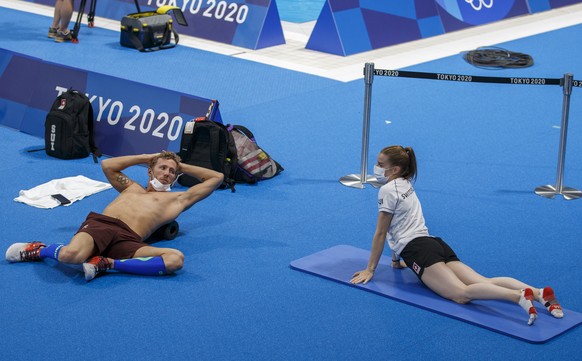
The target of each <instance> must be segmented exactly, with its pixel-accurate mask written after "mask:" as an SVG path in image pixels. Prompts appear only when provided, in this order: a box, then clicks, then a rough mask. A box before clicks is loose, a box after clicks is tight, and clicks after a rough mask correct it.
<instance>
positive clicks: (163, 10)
mask: <svg viewBox="0 0 582 361" xmlns="http://www.w3.org/2000/svg"><path fill="white" fill-rule="evenodd" d="M172 10H180V8H179V7H177V6H171V5H164V6H160V7H159V8H158V9H157V10H156V13H158V14H162V15H163V14H167V13H168V12H169V11H172Z"/></svg>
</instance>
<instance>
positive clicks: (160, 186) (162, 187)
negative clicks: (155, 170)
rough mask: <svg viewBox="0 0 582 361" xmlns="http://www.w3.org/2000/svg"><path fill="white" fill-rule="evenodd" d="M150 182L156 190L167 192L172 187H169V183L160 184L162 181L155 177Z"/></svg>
mask: <svg viewBox="0 0 582 361" xmlns="http://www.w3.org/2000/svg"><path fill="white" fill-rule="evenodd" d="M150 184H151V185H152V187H153V188H154V189H155V190H156V192H169V191H171V190H172V188H171V187H172V185H171V184H162V182H160V181H159V180H158V179H157V178H155V177H154V178H153V179H152V180H151V181H150Z"/></svg>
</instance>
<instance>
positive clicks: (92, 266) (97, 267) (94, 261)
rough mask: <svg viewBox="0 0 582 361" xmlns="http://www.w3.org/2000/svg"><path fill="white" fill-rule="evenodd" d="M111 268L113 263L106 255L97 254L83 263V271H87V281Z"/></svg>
mask: <svg viewBox="0 0 582 361" xmlns="http://www.w3.org/2000/svg"><path fill="white" fill-rule="evenodd" d="M109 269H111V263H109V260H108V259H107V258H105V257H101V256H96V257H93V258H91V259H90V260H88V261H87V262H85V263H83V271H84V272H85V281H91V280H92V279H93V278H95V277H97V276H99V275H102V274H104V273H105V272H107V270H109Z"/></svg>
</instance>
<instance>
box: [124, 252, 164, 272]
mask: <svg viewBox="0 0 582 361" xmlns="http://www.w3.org/2000/svg"><path fill="white" fill-rule="evenodd" d="M113 269H116V270H118V271H122V272H127V273H133V274H136V275H144V276H161V275H165V274H166V265H165V264H164V260H163V259H162V257H161V256H156V257H141V258H130V259H119V260H118V259H116V260H113Z"/></svg>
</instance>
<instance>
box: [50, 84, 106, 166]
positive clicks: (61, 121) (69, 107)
mask: <svg viewBox="0 0 582 361" xmlns="http://www.w3.org/2000/svg"><path fill="white" fill-rule="evenodd" d="M44 126H45V131H44V141H45V151H46V154H48V155H50V156H52V157H56V158H60V159H77V158H85V157H87V156H89V154H93V160H94V161H95V163H97V157H100V156H101V152H99V149H98V148H97V147H96V146H95V141H94V140H93V107H92V106H91V102H90V101H89V98H87V96H86V95H85V94H82V93H79V92H78V91H76V90H72V89H69V90H67V91H66V92H64V93H62V94H61V95H59V96H58V97H57V99H56V100H55V101H54V103H53V105H52V107H51V109H50V111H49V112H48V114H47V116H46V121H45V123H44Z"/></svg>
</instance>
